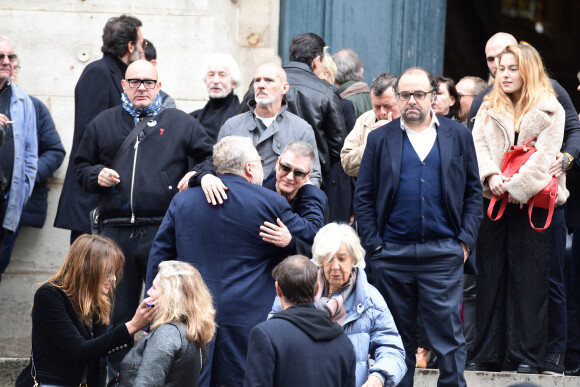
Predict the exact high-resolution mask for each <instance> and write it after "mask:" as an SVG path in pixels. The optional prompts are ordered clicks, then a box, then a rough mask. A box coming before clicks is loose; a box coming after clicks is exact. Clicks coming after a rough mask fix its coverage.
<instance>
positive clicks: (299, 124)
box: [218, 63, 321, 186]
mask: <svg viewBox="0 0 580 387" xmlns="http://www.w3.org/2000/svg"><path fill="white" fill-rule="evenodd" d="M289 87H290V86H289V85H288V82H287V80H286V72H285V71H284V69H282V67H280V66H279V65H276V64H273V63H267V64H264V65H261V66H260V67H259V68H258V70H257V71H256V74H255V76H254V96H255V97H254V99H252V100H250V101H249V102H248V106H249V107H250V111H248V112H245V113H241V114H238V115H237V116H234V117H232V118H230V119H229V120H227V121H226V122H225V123H224V125H223V126H222V128H221V130H220V133H219V135H218V141H219V140H221V139H222V138H223V137H226V136H243V137H249V138H251V139H252V142H253V144H254V146H255V147H256V149H257V150H258V153H259V155H260V156H261V157H262V158H264V174H265V175H266V176H267V175H268V174H270V172H272V171H273V170H274V166H275V165H276V161H277V160H278V157H279V156H280V154H281V153H282V150H283V149H284V148H285V147H286V145H287V144H288V143H290V142H292V141H295V140H301V141H304V142H307V143H308V144H310V145H311V146H312V147H313V148H314V149H317V148H316V139H315V137H314V131H313V130H312V127H311V126H310V125H309V124H308V123H307V122H306V121H304V120H303V119H302V118H300V117H298V116H297V115H295V114H292V113H290V112H289V111H288V110H287V107H288V104H287V103H286V101H285V100H284V99H283V97H284V94H286V92H287V91H288V89H289ZM315 155H316V157H315V160H314V166H313V168H312V169H313V173H312V175H311V177H310V181H311V182H312V183H313V184H315V185H316V186H320V179H321V174H320V161H319V158H318V152H316V153H315Z"/></svg>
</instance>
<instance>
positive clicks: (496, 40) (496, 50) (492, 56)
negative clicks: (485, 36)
mask: <svg viewBox="0 0 580 387" xmlns="http://www.w3.org/2000/svg"><path fill="white" fill-rule="evenodd" d="M510 44H516V45H517V44H518V41H517V40H516V38H515V37H514V36H513V35H512V34H508V33H506V32H498V33H497V34H495V35H493V36H492V37H491V38H489V40H488V41H487V44H486V45H485V60H486V61H487V67H488V68H489V72H490V73H491V75H492V76H493V77H494V78H495V73H496V71H497V67H498V66H499V61H498V59H497V57H498V55H499V54H501V52H502V51H503V49H504V48H506V47H507V46H509V45H510Z"/></svg>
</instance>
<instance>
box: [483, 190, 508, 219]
mask: <svg viewBox="0 0 580 387" xmlns="http://www.w3.org/2000/svg"><path fill="white" fill-rule="evenodd" d="M498 199H501V205H500V206H499V210H498V211H497V215H496V217H495V218H494V217H493V208H494V207H495V203H496V202H497V200H498ZM506 204H507V193H505V194H503V195H501V196H495V195H493V196H492V197H491V200H490V201H489V206H488V207H487V217H488V218H489V219H491V220H493V221H496V220H498V219H499V218H501V217H502V216H503V212H504V211H505V206H506Z"/></svg>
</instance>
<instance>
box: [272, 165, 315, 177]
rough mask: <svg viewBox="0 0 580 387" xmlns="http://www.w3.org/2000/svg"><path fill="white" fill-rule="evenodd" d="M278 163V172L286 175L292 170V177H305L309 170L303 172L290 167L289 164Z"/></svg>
mask: <svg viewBox="0 0 580 387" xmlns="http://www.w3.org/2000/svg"><path fill="white" fill-rule="evenodd" d="M278 165H279V166H280V172H281V173H282V174H283V175H288V174H289V173H290V172H292V174H293V175H294V177H295V178H296V179H299V180H302V179H304V178H305V177H306V175H308V173H309V172H304V171H301V170H299V169H296V168H292V167H291V166H289V165H288V164H284V163H281V162H279V163H278Z"/></svg>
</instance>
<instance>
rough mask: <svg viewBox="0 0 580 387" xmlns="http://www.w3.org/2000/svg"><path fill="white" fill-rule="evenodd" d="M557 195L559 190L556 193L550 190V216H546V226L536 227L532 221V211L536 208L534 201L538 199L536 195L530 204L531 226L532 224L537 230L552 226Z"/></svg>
mask: <svg viewBox="0 0 580 387" xmlns="http://www.w3.org/2000/svg"><path fill="white" fill-rule="evenodd" d="M557 195H558V191H556V193H555V194H552V192H550V206H549V207H548V217H547V218H546V223H545V224H544V227H536V226H534V223H533V222H532V211H533V210H534V201H535V200H536V197H535V196H534V197H533V198H532V200H531V201H530V203H529V204H528V217H529V218H530V226H532V228H533V229H534V230H536V231H537V232H542V231H544V230H545V229H547V228H548V227H550V223H552V215H554V206H555V205H556V196H557Z"/></svg>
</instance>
